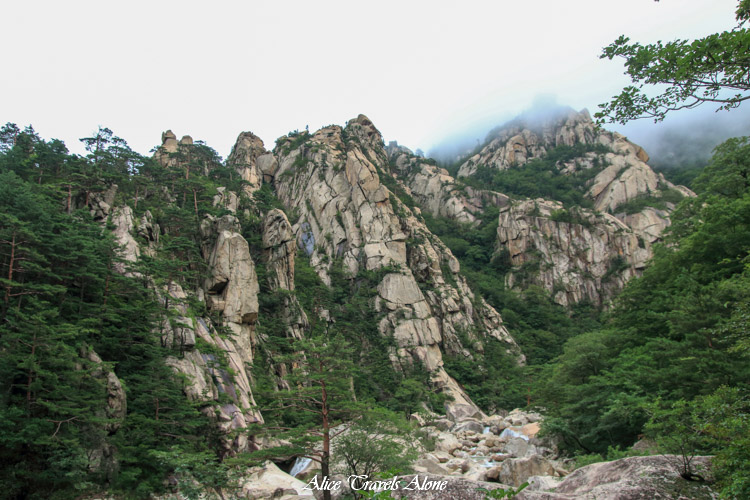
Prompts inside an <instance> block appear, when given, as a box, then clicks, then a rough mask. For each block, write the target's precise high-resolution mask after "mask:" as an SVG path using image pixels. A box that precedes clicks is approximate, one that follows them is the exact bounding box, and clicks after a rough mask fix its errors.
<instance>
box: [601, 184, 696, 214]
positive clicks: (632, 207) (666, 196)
mask: <svg viewBox="0 0 750 500" xmlns="http://www.w3.org/2000/svg"><path fill="white" fill-rule="evenodd" d="M683 198H684V196H683V195H682V193H680V192H679V191H677V190H676V189H667V190H664V191H660V192H658V193H656V194H652V195H649V194H644V195H640V196H636V197H635V198H633V199H631V200H628V201H627V202H625V203H623V204H622V205H618V206H617V208H615V209H614V210H613V211H614V212H616V213H618V214H619V213H625V214H628V215H631V214H636V213H638V212H640V211H642V210H643V209H645V208H649V207H651V208H656V209H658V210H666V209H667V208H668V206H667V204H668V203H669V204H671V205H676V204H677V203H679V202H680V201H682V199H683Z"/></svg>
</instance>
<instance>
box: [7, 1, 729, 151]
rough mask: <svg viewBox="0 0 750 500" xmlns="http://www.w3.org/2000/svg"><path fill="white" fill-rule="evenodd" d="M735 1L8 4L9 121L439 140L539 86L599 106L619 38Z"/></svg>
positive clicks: (61, 130)
mask: <svg viewBox="0 0 750 500" xmlns="http://www.w3.org/2000/svg"><path fill="white" fill-rule="evenodd" d="M736 4H737V2H736V0H661V1H660V2H658V3H657V2H654V1H653V0H628V1H622V0H619V1H615V0H569V1H566V2H561V1H559V0H527V1H525V2H520V1H513V2H508V1H500V0H495V1H472V0H463V1H461V2H458V1H450V2H445V1H439V0H431V1H406V0H401V1H389V0H386V1H378V2H372V1H369V2H361V1H355V0H346V1H324V0H320V1H315V2H312V1H278V0H276V1H242V2H239V1H235V2H229V1H219V0H217V1H214V2H206V1H201V2H197V1H182V2H162V1H157V0H151V1H148V2H144V1H140V0H131V1H128V2H108V1H101V0H98V1H75V0H73V1H59V0H54V1H33V0H27V1H24V2H6V3H5V5H4V6H3V8H2V17H0V32H2V33H3V39H4V42H5V47H4V50H3V57H2V78H0V121H2V123H5V122H7V121H12V122H16V123H18V124H19V125H27V124H29V123H31V124H33V125H34V127H35V128H36V130H37V131H38V132H39V133H40V134H41V135H42V136H43V137H45V138H52V137H54V138H59V139H62V140H64V141H65V143H66V144H67V145H68V147H69V148H70V149H71V150H72V151H74V152H80V151H81V150H82V148H81V147H80V144H79V143H78V140H77V139H78V138H79V137H84V136H86V135H87V134H89V133H90V132H92V131H94V130H95V129H96V127H97V126H98V125H103V126H107V127H109V128H111V129H112V130H113V131H114V132H115V133H116V134H117V135H119V136H120V137H122V138H124V139H126V140H127V141H128V142H129V144H130V145H131V147H133V148H134V149H136V150H137V151H140V152H142V153H146V152H148V150H149V149H150V148H151V147H153V146H154V145H156V144H157V143H158V142H159V140H160V134H161V132H162V131H163V130H166V129H168V128H171V129H172V130H173V131H174V132H175V133H176V134H177V135H178V136H180V135H184V134H190V135H192V136H193V138H194V139H201V140H205V141H206V142H207V143H208V144H209V145H210V146H212V147H214V148H215V149H216V150H217V151H218V152H219V153H220V154H221V155H222V156H226V155H227V154H228V153H229V150H230V148H231V146H232V144H233V143H234V140H235V139H236V137H237V135H238V134H239V132H241V131H244V130H250V131H252V132H254V133H256V134H257V135H259V136H260V137H261V138H262V139H263V140H264V142H265V143H266V147H268V148H269V149H270V148H272V147H273V143H274V140H275V139H276V138H277V137H279V136H281V135H283V134H285V133H287V132H288V131H290V130H294V129H303V128H304V127H305V126H306V125H309V127H310V129H311V130H312V129H317V128H319V127H321V126H324V125H327V124H331V123H338V124H343V123H344V122H345V121H346V120H347V119H349V118H352V117H355V116H356V115H357V114H359V113H364V114H366V115H368V116H369V117H370V118H371V119H372V120H373V122H374V123H375V125H376V126H377V127H378V128H379V129H380V131H381V132H382V133H383V135H384V136H385V138H386V140H393V139H395V140H398V141H399V142H400V143H402V144H405V145H407V146H409V147H411V148H413V149H415V148H422V149H424V150H428V149H429V148H430V147H431V146H432V145H433V144H434V143H435V142H436V141H438V140H440V139H441V138H443V137H445V136H447V135H450V133H451V132H453V131H461V129H462V128H466V127H468V126H470V125H472V124H474V123H476V122H478V121H483V120H484V121H486V120H488V119H492V118H494V117H499V116H510V115H513V114H515V113H517V112H520V111H522V110H523V109H525V108H527V107H529V105H530V104H531V102H532V101H533V99H534V97H535V96H536V95H538V94H543V93H545V94H554V95H555V96H556V98H557V101H558V102H559V103H560V104H567V105H570V106H573V107H574V108H577V109H580V108H583V107H588V108H589V110H591V111H592V113H593V112H594V111H595V110H596V105H597V104H598V103H601V102H604V101H605V100H607V99H608V98H610V97H611V96H612V95H614V94H615V93H617V92H618V91H619V89H621V88H622V86H623V85H624V84H626V83H627V79H626V77H625V76H623V75H622V73H623V66H622V63H621V62H620V61H605V60H599V59H598V55H599V53H600V52H601V48H602V47H603V46H605V45H608V44H609V43H610V42H612V41H613V40H614V39H616V38H617V37H618V36H619V35H621V34H626V35H629V36H630V37H631V38H632V39H633V40H637V41H642V42H650V41H655V40H658V39H661V40H664V41H667V40H671V39H674V38H694V37H698V36H702V35H705V34H708V33H712V32H716V31H719V30H723V29H729V28H731V27H732V26H733V25H734V10H735V8H736Z"/></svg>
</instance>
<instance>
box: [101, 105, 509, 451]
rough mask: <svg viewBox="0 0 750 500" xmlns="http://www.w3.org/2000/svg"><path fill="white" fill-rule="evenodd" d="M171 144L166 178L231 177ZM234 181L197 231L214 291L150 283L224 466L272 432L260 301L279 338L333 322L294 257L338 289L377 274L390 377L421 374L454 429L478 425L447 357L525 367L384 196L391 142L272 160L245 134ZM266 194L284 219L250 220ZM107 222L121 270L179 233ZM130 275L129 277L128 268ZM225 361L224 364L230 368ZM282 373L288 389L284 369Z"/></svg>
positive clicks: (281, 148) (129, 219) (279, 154)
mask: <svg viewBox="0 0 750 500" xmlns="http://www.w3.org/2000/svg"><path fill="white" fill-rule="evenodd" d="M162 143H163V144H162V147H161V148H159V149H158V150H157V151H156V153H155V159H156V160H157V161H158V162H159V163H160V164H161V165H162V166H163V167H165V168H167V169H180V170H184V172H185V173H184V176H185V178H186V179H188V178H189V176H190V171H191V169H194V168H200V169H201V171H203V172H210V171H211V169H215V168H221V165H219V164H218V163H216V160H215V159H213V160H212V159H210V158H208V159H206V158H204V157H201V156H200V155H199V154H198V153H199V151H198V150H196V149H194V148H195V146H194V144H193V142H192V139H190V138H189V137H188V136H186V137H184V138H183V139H182V140H180V141H177V139H176V136H175V135H174V134H173V133H172V132H171V131H168V132H165V133H164V134H163V136H162ZM196 159H199V160H200V161H196ZM196 166H197V167H196ZM226 167H228V168H229V169H230V170H231V171H232V172H234V174H232V175H239V177H240V178H241V179H242V181H243V182H242V188H241V189H240V190H235V191H232V190H230V189H228V188H226V187H219V188H217V189H216V194H215V195H213V205H214V207H215V208H216V209H217V212H216V213H217V214H218V215H211V214H207V215H205V216H203V217H202V219H201V220H200V222H199V228H200V238H201V243H200V253H201V258H202V260H203V262H204V263H205V265H206V268H207V270H208V272H207V273H206V275H205V278H202V280H201V281H200V282H199V283H198V284H197V286H196V287H192V286H187V283H184V282H180V281H179V280H168V281H167V282H163V281H159V282H157V281H153V280H151V281H150V283H151V287H152V288H153V290H154V291H155V292H156V294H157V295H158V297H159V298H160V300H161V302H162V305H163V307H164V310H165V314H164V319H163V321H162V324H161V326H160V332H159V333H160V335H161V338H162V342H163V343H164V345H167V346H171V347H172V348H174V349H176V350H177V351H178V352H179V355H175V356H173V357H170V358H169V359H168V361H167V362H168V364H169V365H170V366H171V367H173V369H174V370H175V371H177V372H179V373H181V374H182V375H184V376H185V378H186V380H187V381H189V383H188V385H187V386H186V389H185V392H186V395H187V397H189V398H190V399H192V400H194V401H198V402H201V403H203V404H204V406H203V411H204V413H205V414H206V415H207V416H209V417H210V418H211V419H212V420H214V422H215V424H216V426H217V429H219V431H220V435H222V436H223V438H222V445H223V451H224V453H225V454H233V453H236V452H241V451H246V450H252V449H255V448H257V447H258V446H261V445H260V444H258V443H255V442H254V441H253V438H252V436H250V435H249V434H248V433H247V432H243V431H244V430H245V429H248V427H249V426H251V425H252V424H256V423H262V422H263V416H262V414H261V412H260V411H259V410H258V408H257V405H256V404H255V401H254V397H253V384H254V382H253V378H252V375H251V373H250V367H251V366H252V364H253V361H254V358H255V357H256V355H257V350H258V349H260V348H263V343H264V341H265V339H264V338H263V337H262V336H259V335H258V328H257V322H258V321H263V320H264V318H262V317H260V308H259V294H260V293H261V291H260V290H261V289H263V288H264V287H265V289H267V290H269V292H267V293H275V292H277V291H282V292H283V294H282V295H283V297H284V299H283V300H284V303H283V305H282V310H283V312H282V314H281V316H282V321H281V325H282V326H281V328H283V329H284V333H283V334H284V335H285V336H287V337H290V338H303V337H304V336H305V332H306V330H307V328H308V327H309V320H308V315H309V314H315V315H316V318H318V317H319V319H321V320H326V311H304V310H303V309H302V307H301V306H300V304H299V302H298V301H297V298H296V297H295V296H294V290H295V285H294V271H295V257H296V255H297V252H304V253H305V254H306V256H307V257H308V258H309V260H310V263H311V265H312V266H313V268H314V269H315V271H316V272H317V273H318V275H319V276H320V277H321V279H322V280H323V282H325V283H328V284H330V273H331V272H332V269H333V266H340V267H341V269H342V270H343V272H344V273H345V275H347V276H349V277H350V278H351V279H352V280H354V279H356V277H357V275H358V273H360V272H362V271H375V272H377V276H379V278H378V279H379V282H378V284H377V296H376V297H375V299H374V300H373V301H372V303H371V304H370V307H372V308H373V310H374V311H376V313H377V314H378V317H379V318H380V319H379V323H378V331H379V332H380V334H381V335H383V336H388V337H392V338H393V339H394V341H395V342H394V347H393V348H392V350H391V351H390V352H389V353H388V356H389V358H390V360H391V363H392V365H393V367H394V369H396V370H404V369H408V368H409V367H410V366H412V365H414V364H418V365H421V366H422V367H424V369H425V370H426V371H427V372H428V373H429V375H430V380H431V383H432V385H433V389H434V390H437V391H439V392H443V393H445V394H447V395H448V396H449V400H450V401H451V403H450V404H449V407H448V408H447V411H448V414H449V416H451V417H452V418H454V419H458V418H462V417H466V416H477V415H481V412H480V411H479V409H478V408H477V406H476V405H475V404H474V403H473V402H472V401H471V399H470V398H469V396H468V395H467V394H466V393H465V392H464V390H463V389H462V388H461V386H460V385H459V384H458V383H457V382H456V381H455V380H454V379H453V378H451V377H450V376H449V375H448V374H447V373H446V371H445V369H444V367H443V355H444V354H446V353H448V354H451V355H454V356H463V357H465V358H467V359H472V358H473V357H474V355H475V354H476V353H478V352H482V350H483V349H484V345H485V344H486V343H487V342H499V343H501V345H502V346H503V348H504V349H505V350H506V351H507V352H508V353H510V354H511V355H512V356H515V357H516V359H517V360H518V362H519V363H522V362H523V356H522V354H521V353H520V349H519V348H518V346H517V345H516V343H515V341H514V340H513V338H512V337H511V335H510V334H509V332H508V331H507V330H506V328H505V327H504V326H503V322H502V318H501V317H500V315H499V314H498V313H497V311H495V310H494V309H493V308H492V307H491V306H490V305H488V304H487V303H486V302H485V301H484V300H483V299H481V298H479V297H477V296H475V295H474V293H473V292H472V290H471V289H470V288H469V286H468V285H467V283H466V281H465V279H464V278H463V277H462V276H461V275H460V274H459V270H460V265H459V263H458V260H457V259H456V258H455V257H454V256H453V255H452V254H451V252H450V250H449V249H448V248H447V247H446V246H445V245H444V244H443V243H442V242H441V241H440V240H439V239H438V238H437V237H435V236H434V235H433V234H431V233H430V231H429V230H428V229H427V228H426V226H425V225H424V223H423V222H422V221H421V219H420V216H419V210H418V209H414V210H411V209H409V208H408V207H407V206H406V205H404V204H403V203H402V202H401V201H400V200H399V199H398V198H397V197H396V196H395V195H394V194H393V193H392V192H391V191H390V190H389V189H388V188H387V187H386V185H385V183H383V182H381V179H382V178H383V177H382V176H389V177H388V178H390V179H392V178H391V177H390V176H391V174H390V173H389V172H390V167H389V165H388V155H387V153H386V150H385V147H384V144H383V139H382V136H381V135H380V133H379V132H378V130H377V129H376V128H375V127H374V125H373V124H372V123H371V122H370V121H369V120H368V119H367V118H366V117H365V116H362V115H360V116H359V117H357V118H356V119H354V120H351V121H350V122H349V123H348V124H347V126H346V127H339V126H331V127H326V128H323V129H321V130H319V131H317V132H315V133H313V134H308V133H302V134H290V135H289V136H287V137H283V138H281V139H279V140H278V141H277V145H276V148H275V149H274V151H273V152H269V151H267V150H266V149H265V148H264V146H263V142H262V141H261V140H260V139H259V138H258V137H256V136H255V135H253V134H252V133H250V132H243V133H242V134H240V135H239V137H238V139H237V142H236V144H235V146H234V147H233V148H232V152H231V154H230V156H229V157H228V159H227V161H226ZM264 184H267V185H268V187H270V188H271V189H272V191H273V193H274V194H275V195H276V196H277V197H278V199H279V200H280V201H281V202H282V204H283V205H284V209H285V210H284V211H282V210H279V209H270V210H268V211H267V212H262V213H261V212H258V211H257V210H256V209H255V208H253V207H255V205H254V202H253V199H254V197H255V196H256V195H257V192H258V191H259V190H260V189H261V188H262V187H263V186H264ZM500 198H502V197H500ZM168 199H169V200H172V202H175V201H176V200H177V196H175V195H172V194H168ZM188 203H190V202H189V201H188ZM107 208H108V209H109V207H107ZM287 214H292V215H293V217H292V219H293V220H292V221H290V220H289V218H288V216H287ZM248 217H251V218H252V217H256V218H259V220H260V223H259V224H258V231H259V232H260V234H259V241H260V243H259V244H258V243H256V245H258V246H259V247H253V248H256V249H255V250H253V249H252V248H251V245H250V244H249V243H248V240H247V239H246V236H243V234H245V235H247V234H248V233H247V230H248V229H247V228H244V229H243V227H242V224H244V223H243V222H241V221H242V220H246V219H247V218H248ZM111 220H112V222H113V225H114V229H113V231H114V234H115V237H116V238H117V240H118V242H119V243H120V245H121V256H122V258H123V260H124V262H125V263H135V262H137V261H138V260H139V259H141V258H142V257H144V256H149V257H154V256H156V255H157V254H158V252H159V248H160V245H161V244H162V243H161V238H163V237H164V236H165V235H169V231H170V230H169V228H166V227H160V226H159V225H158V224H156V223H155V222H154V220H153V218H152V216H151V214H150V213H149V212H146V214H145V215H143V216H142V217H141V218H140V220H136V217H135V216H134V212H133V209H132V208H131V207H130V206H127V205H123V206H117V207H114V208H113V209H112V217H111ZM261 264H262V265H263V267H264V273H263V276H264V279H265V280H266V283H259V277H258V273H257V271H256V268H257V266H258V265H261ZM120 271H121V272H123V273H130V272H132V271H130V270H128V269H127V266H126V265H125V264H123V265H122V266H121V268H120ZM195 300H197V301H198V302H200V303H203V304H205V309H206V312H205V313H202V314H196V313H195V308H194V306H192V305H191V303H194V301H195ZM217 351H222V352H223V355H222V357H223V358H224V359H225V360H226V364H225V365H224V364H222V363H220V362H219V359H218V358H217V355H216V352H217ZM272 366H273V371H274V372H275V373H274V374H273V375H274V376H275V377H276V380H277V381H278V383H279V388H283V386H284V382H283V380H282V378H283V375H284V373H285V372H286V370H287V367H285V366H284V365H283V364H272Z"/></svg>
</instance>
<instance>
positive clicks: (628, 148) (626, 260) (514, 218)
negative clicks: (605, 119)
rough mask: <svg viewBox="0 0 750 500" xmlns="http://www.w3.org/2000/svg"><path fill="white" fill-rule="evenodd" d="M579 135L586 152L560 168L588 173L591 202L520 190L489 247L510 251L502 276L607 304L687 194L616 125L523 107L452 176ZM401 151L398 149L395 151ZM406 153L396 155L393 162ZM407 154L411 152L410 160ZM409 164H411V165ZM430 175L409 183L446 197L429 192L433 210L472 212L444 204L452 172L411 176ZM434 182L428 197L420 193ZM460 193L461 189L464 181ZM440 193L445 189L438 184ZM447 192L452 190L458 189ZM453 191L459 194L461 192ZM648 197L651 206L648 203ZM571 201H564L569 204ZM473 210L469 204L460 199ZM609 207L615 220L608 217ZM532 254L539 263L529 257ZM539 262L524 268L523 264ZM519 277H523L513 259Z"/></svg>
mask: <svg viewBox="0 0 750 500" xmlns="http://www.w3.org/2000/svg"><path fill="white" fill-rule="evenodd" d="M581 144H583V145H586V147H584V148H582V149H583V150H584V151H586V152H584V153H581V154H580V156H577V157H575V158H573V159H567V160H564V161H559V162H558V163H557V165H556V168H557V169H558V172H559V175H576V176H579V177H582V178H584V179H589V180H588V181H587V182H586V183H585V185H584V186H583V188H582V189H583V190H585V191H582V194H583V195H584V196H585V197H586V198H588V199H589V200H590V202H591V203H592V204H593V210H585V209H580V208H573V209H570V210H569V211H565V212H566V214H567V215H569V214H573V215H575V217H573V218H574V219H576V220H570V219H571V217H569V216H566V214H563V213H562V212H563V207H562V206H561V205H556V202H553V201H547V200H541V199H539V200H533V201H531V200H527V201H520V202H513V203H505V204H503V205H498V206H501V207H502V208H501V215H500V220H499V228H498V240H497V248H496V250H497V251H499V252H503V251H507V252H508V253H509V254H510V257H511V261H512V264H513V265H514V266H515V269H514V270H513V272H512V273H511V274H510V275H509V276H508V284H509V285H511V286H513V285H518V284H521V283H523V282H526V283H529V282H532V283H536V284H539V285H541V286H543V287H544V288H546V289H547V290H548V291H549V292H551V293H552V294H553V295H554V297H555V300H556V301H557V302H558V303H560V304H564V305H568V304H573V303H576V302H579V301H581V300H590V301H592V302H594V303H595V304H605V303H607V301H608V300H609V299H611V298H612V297H613V296H614V294H616V293H617V292H618V291H619V290H621V289H622V287H623V286H624V284H625V283H626V282H627V280H628V279H630V278H631V277H633V276H637V275H638V274H639V273H640V270H641V269H642V268H643V267H644V265H645V262H646V261H647V260H648V259H649V258H650V257H651V255H652V249H651V247H652V244H653V243H656V242H658V241H660V238H661V235H662V233H663V231H664V230H665V229H666V228H667V227H668V226H669V213H670V212H671V210H672V209H673V208H674V206H675V205H674V203H675V202H676V201H677V200H679V198H680V197H684V196H694V194H693V193H692V191H690V190H689V189H687V188H685V187H684V186H675V185H673V184H672V183H670V182H669V181H667V180H666V179H665V178H664V176H663V175H662V174H658V173H656V172H654V170H653V169H652V168H651V167H650V166H649V165H648V164H647V162H648V161H649V157H648V154H646V152H645V151H644V150H643V148H641V147H640V146H638V145H636V144H633V143H632V142H630V141H628V139H627V138H626V137H625V136H623V135H621V134H618V133H616V132H609V131H606V130H602V129H599V128H597V127H596V124H595V123H594V122H593V121H592V120H591V117H590V115H589V114H588V112H587V111H586V110H583V111H581V112H575V111H574V110H572V109H563V110H558V111H557V112H555V113H552V114H550V115H549V116H547V117H546V118H543V119H532V118H524V117H521V118H519V119H516V120H514V121H512V122H510V123H509V124H507V125H505V126H503V127H501V128H499V129H497V130H496V131H494V132H492V133H491V134H490V139H489V141H488V142H487V144H486V145H485V146H484V147H483V148H482V149H481V150H480V151H479V152H478V153H476V154H475V155H473V156H472V157H471V158H468V159H467V160H466V161H465V162H464V163H463V164H462V165H461V167H460V169H459V172H458V175H459V176H470V175H473V174H474V173H475V172H476V170H477V168H478V166H483V167H489V168H494V169H499V170H503V169H508V168H524V167H523V166H524V165H525V164H526V163H527V162H528V161H530V160H532V159H534V158H543V157H544V156H545V155H547V154H548V153H549V152H550V151H551V150H552V148H555V147H558V146H576V145H581ZM399 154H401V156H402V157H403V153H399ZM405 161H406V160H404V159H402V158H399V160H397V161H396V162H395V164H396V165H397V166H398V165H399V164H400V163H399V162H401V163H404V162H405ZM412 163H414V160H412ZM410 170H411V171H412V172H413V171H414V167H413V166H412V167H410ZM425 176H426V177H428V178H429V180H419V181H418V182H415V183H414V184H413V185H412V183H409V186H410V187H411V188H412V189H413V190H414V188H417V189H416V190H417V191H418V192H419V193H420V196H422V198H423V199H425V198H426V201H430V200H432V199H434V198H435V196H439V197H440V200H441V201H442V202H443V203H444V204H445V207H441V206H439V202H438V203H436V202H435V201H432V203H431V204H428V205H427V206H428V207H429V209H430V210H431V211H434V213H435V214H438V215H444V216H447V217H451V218H454V219H456V220H467V219H470V216H467V215H465V214H464V213H462V212H460V211H457V210H456V209H455V208H451V210H448V209H447V208H446V207H449V206H450V207H455V206H457V205H459V206H460V203H456V202H455V201H453V202H452V203H446V202H449V201H450V199H451V198H450V196H451V195H450V193H456V192H460V190H456V189H455V188H450V189H447V188H446V187H444V186H450V185H451V183H450V181H449V180H445V179H444V180H442V181H441V180H440V176H439V175H437V174H436V173H435V172H431V171H430V170H429V169H426V168H425V167H424V166H421V168H420V169H419V173H417V174H414V173H412V174H411V175H410V176H409V177H408V178H409V179H414V180H417V179H420V177H425ZM421 186H431V187H430V188H429V192H431V193H435V194H433V195H432V196H431V197H430V196H427V197H425V195H424V194H421V193H422V191H423V190H424V189H426V188H422V187H421ZM463 192H464V198H465V193H466V189H464V190H463ZM438 193H443V194H438ZM453 196H456V195H455V194H454V195H453ZM458 198H459V199H460V196H458ZM650 205H653V206H650ZM568 208H570V207H568ZM467 211H468V212H469V213H471V207H470V206H467ZM610 214H611V215H613V216H614V217H616V218H617V219H619V222H621V223H620V224H618V221H617V220H615V219H614V217H611V216H610ZM536 263H538V264H540V266H536ZM531 264H535V265H534V266H533V267H535V268H537V267H538V268H539V271H538V272H537V271H536V269H535V270H534V272H533V273H531V275H529V273H528V271H529V266H530V265H531ZM522 265H526V267H525V268H524V269H523V271H524V274H526V276H524V279H520V273H519V270H520V269H519V268H520V266H522Z"/></svg>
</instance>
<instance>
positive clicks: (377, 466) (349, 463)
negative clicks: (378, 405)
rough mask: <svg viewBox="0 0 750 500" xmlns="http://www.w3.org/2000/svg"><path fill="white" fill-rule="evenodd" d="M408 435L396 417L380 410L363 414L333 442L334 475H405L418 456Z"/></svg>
mask: <svg viewBox="0 0 750 500" xmlns="http://www.w3.org/2000/svg"><path fill="white" fill-rule="evenodd" d="M411 433H412V429H411V428H410V427H409V426H408V423H407V421H406V420H404V419H402V418H401V417H400V416H399V415H396V414H393V413H390V412H388V411H386V410H382V409H381V410H374V411H371V412H368V413H366V414H365V415H364V416H363V418H361V419H360V420H358V421H357V423H355V424H354V425H353V426H352V427H351V428H350V429H349V430H348V431H347V432H346V433H344V434H342V435H341V436H340V437H339V438H338V439H337V440H336V442H335V446H334V459H335V460H336V461H337V462H340V463H341V468H340V470H339V471H338V472H340V473H341V474H343V475H345V476H347V477H348V476H367V477H368V478H375V477H379V476H381V475H383V474H386V473H387V474H388V475H389V476H390V477H392V476H393V475H401V474H406V473H409V472H410V469H411V463H412V462H413V461H414V460H415V459H416V458H417V455H418V453H417V449H416V447H415V446H414V444H413V443H414V440H413V436H412V435H411ZM355 497H356V492H355Z"/></svg>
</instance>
